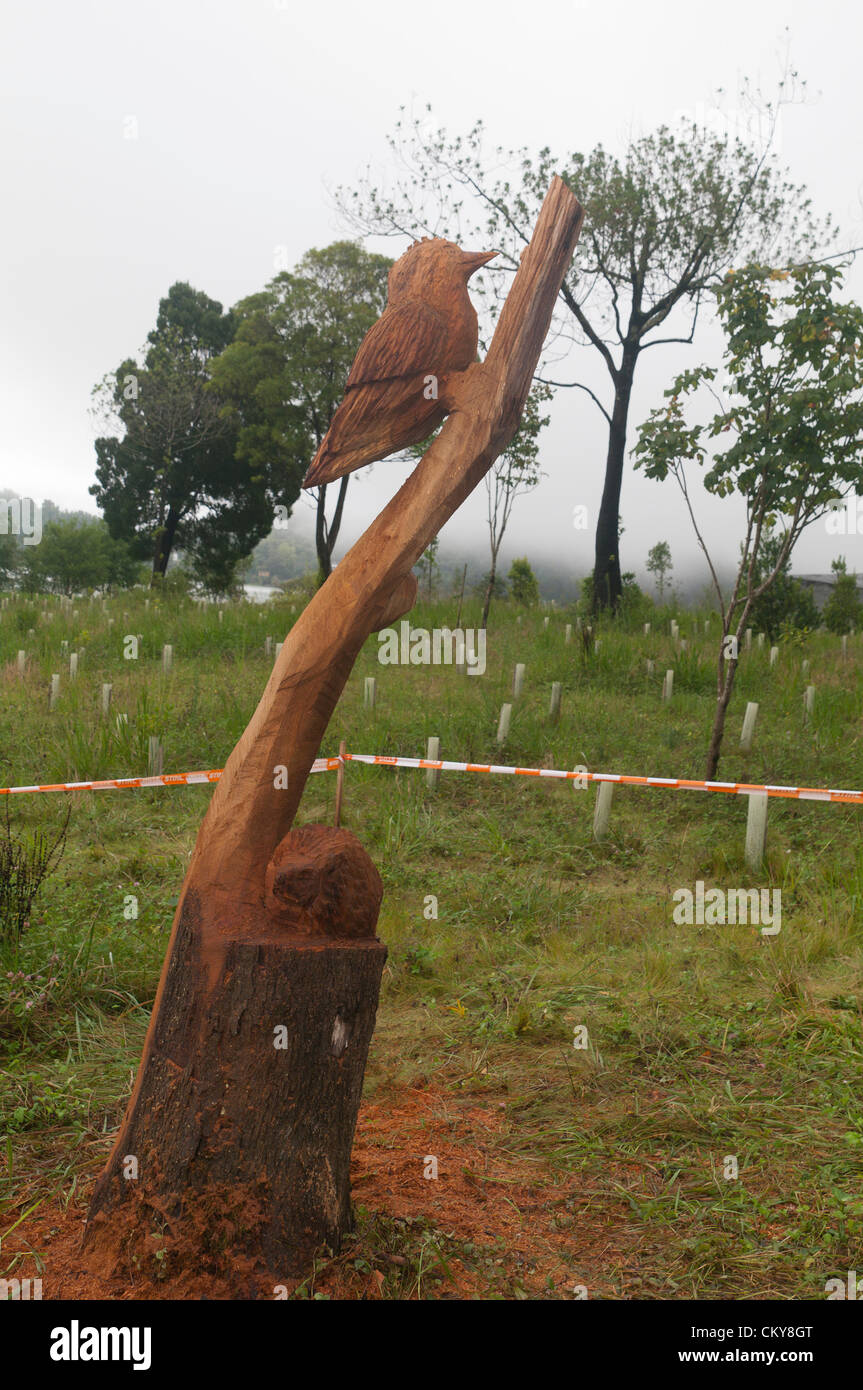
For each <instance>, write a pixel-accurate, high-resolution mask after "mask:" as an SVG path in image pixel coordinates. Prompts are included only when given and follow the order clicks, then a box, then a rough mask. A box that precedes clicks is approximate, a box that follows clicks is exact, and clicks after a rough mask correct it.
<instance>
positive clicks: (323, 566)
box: [315, 474, 350, 588]
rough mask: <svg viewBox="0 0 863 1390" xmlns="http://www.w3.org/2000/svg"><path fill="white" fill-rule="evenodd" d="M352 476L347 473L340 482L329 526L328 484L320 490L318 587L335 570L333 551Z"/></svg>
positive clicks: (318, 509) (317, 526)
mask: <svg viewBox="0 0 863 1390" xmlns="http://www.w3.org/2000/svg"><path fill="white" fill-rule="evenodd" d="M349 482H350V476H349V475H348V474H346V475H345V476H344V477H343V478H342V480H341V482H340V483H339V495H338V498H337V500H336V510H335V511H334V513H333V519H332V522H331V524H330V525H329V526H327V512H326V499H327V485H326V483H322V484H321V486H320V488H319V490H318V503H317V511H316V515H315V550H316V551H317V556H318V588H320V587H321V585H322V584H324V583H325V582H326V581H327V579H329V577H330V575H331V574H332V572H333V551H334V550H335V548H336V541H337V540H338V536H339V529H340V527H341V524H342V512H343V511H344V507H345V493H346V492H347V490H348V483H349Z"/></svg>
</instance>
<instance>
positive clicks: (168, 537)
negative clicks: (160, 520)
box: [151, 507, 180, 583]
mask: <svg viewBox="0 0 863 1390" xmlns="http://www.w3.org/2000/svg"><path fill="white" fill-rule="evenodd" d="M179 524H180V517H179V515H178V513H177V512H176V511H175V510H174V508H173V507H169V508H168V515H167V516H166V517H165V524H164V526H160V527H159V530H158V531H157V532H156V553H155V555H154V557H153V579H152V581H151V582H152V583H156V579H157V576H158V578H159V579H164V578H165V574H166V573H167V570H168V561H169V560H170V558H171V551H172V550H173V549H174V539H175V537H176V535H177V527H178V525H179Z"/></svg>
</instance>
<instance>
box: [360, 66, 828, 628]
mask: <svg viewBox="0 0 863 1390" xmlns="http://www.w3.org/2000/svg"><path fill="white" fill-rule="evenodd" d="M795 79H796V74H793V73H791V74H788V75H787V78H786V80H785V81H784V82H783V83H780V90H779V94H778V97H777V100H776V101H775V102H766V103H764V102H763V101H762V100H761V98H760V95H759V94H758V93H753V92H749V93H748V99H749V100H750V102H751V103H752V105H753V106H755V107H757V108H758V109H759V110H760V112H761V115H762V116H763V118H764V119H763V121H762V125H763V138H761V139H759V141H758V142H757V143H748V142H744V141H742V140H741V139H740V138H736V137H735V138H732V137H730V136H725V135H721V134H715V133H711V132H709V131H708V130H707V129H706V128H705V127H703V126H700V125H698V124H696V123H694V122H689V121H684V122H683V123H681V125H680V127H679V128H678V129H675V130H673V131H672V130H670V129H668V128H667V127H664V126H663V127H661V128H660V129H658V130H656V131H655V132H653V133H651V134H648V135H641V136H633V137H632V138H631V139H630V141H629V143H628V145H627V147H626V149H625V150H624V152H623V154H622V156H621V157H619V158H618V157H617V156H616V155H613V154H610V153H609V152H608V151H607V150H605V149H604V148H603V147H602V146H601V145H598V146H597V147H596V148H595V149H594V150H592V151H590V152H589V153H586V154H585V153H580V152H575V153H572V154H569V155H566V154H559V153H552V151H551V150H550V149H548V148H545V149H542V150H540V151H539V153H538V154H533V153H531V152H530V151H529V150H527V149H521V150H516V151H505V150H503V149H501V148H497V149H494V150H492V149H490V148H489V146H488V141H487V137H486V132H485V129H484V127H483V124H482V122H478V123H477V124H476V125H475V126H474V127H473V129H472V130H470V131H469V132H468V134H467V135H465V136H455V137H453V136H451V135H449V133H448V132H447V131H446V130H444V129H434V128H433V127H432V126H431V125H430V118H429V117H428V116H427V115H422V116H420V117H418V118H416V119H413V120H411V121H410V122H409V123H407V125H404V124H403V122H402V121H401V120H400V121H399V122H398V123H397V125H396V130H395V135H394V136H392V137H391V138H390V140H389V143H390V146H391V149H392V151H393V154H394V156H395V158H396V160H397V161H398V163H399V164H400V165H401V167H402V168H403V169H404V170H406V171H407V175H406V177H400V178H399V180H398V183H397V191H396V192H395V193H394V194H389V193H387V192H386V191H385V190H381V189H378V188H375V187H373V186H371V185H369V183H368V182H362V183H361V184H360V185H359V186H358V187H356V188H353V189H341V190H339V192H338V194H337V201H338V204H339V207H340V209H341V211H342V213H343V215H344V216H345V217H346V218H347V219H348V220H349V221H350V222H351V223H352V225H353V226H355V227H357V228H358V229H359V230H361V231H362V232H364V233H366V234H378V235H385V236H386V235H390V236H404V235H405V234H406V233H407V234H408V235H410V236H412V237H417V236H420V235H436V236H440V235H444V236H450V237H452V238H453V239H454V240H459V241H461V242H462V244H467V245H474V244H476V245H481V246H489V247H492V246H493V247H496V248H497V249H498V254H499V258H498V260H497V261H495V262H494V263H493V266H492V268H491V274H490V277H489V278H490V280H491V283H492V286H493V287H496V293H497V294H498V295H500V294H502V293H503V292H505V290H506V289H507V288H508V286H509V283H510V274H511V272H512V271H514V270H516V269H517V268H518V263H519V258H520V255H521V252H522V250H523V248H524V246H525V245H526V244H527V242H529V240H530V237H531V233H532V230H533V226H534V223H535V221H536V218H537V215H538V213H539V209H540V205H541V203H542V200H543V198H544V196H545V193H546V190H547V188H548V185H549V182H550V180H551V178H552V175H553V174H560V176H561V178H562V179H563V180H564V181H565V182H566V183H567V184H568V185H569V187H570V188H572V190H573V192H574V193H575V194H576V196H577V197H578V199H579V201H580V202H581V203H582V205H583V207H584V209H585V220H584V227H583V230H582V233H581V239H580V242H579V246H578V250H577V252H576V255H575V259H574V261H573V265H572V269H571V270H570V272H569V274H568V275H567V277H566V279H565V280H564V283H563V286H562V289H561V292H560V316H559V320H558V328H559V334H558V337H557V339H556V340H555V343H556V346H555V355H556V357H557V358H559V357H560V343H561V342H563V341H565V340H566V339H569V340H570V341H572V342H577V343H579V344H582V345H584V344H586V345H589V346H590V347H591V348H592V349H593V350H594V351H595V352H596V353H597V354H598V356H599V359H600V360H601V362H602V369H603V374H604V375H607V382H606V389H605V391H603V390H602V389H601V388H600V389H599V390H594V389H593V387H592V386H591V385H588V383H587V381H586V380H585V379H584V377H580V378H579V379H578V380H575V381H564V382H561V381H557V380H555V381H553V383H552V384H553V385H555V386H571V387H576V388H578V389H579V390H582V391H584V392H586V393H587V395H588V396H589V397H590V398H591V400H592V401H593V402H594V404H595V406H596V407H597V409H598V410H599V411H600V412H601V414H602V416H603V419H604V420H605V423H606V425H607V428H608V447H607V453H606V465H605V483H604V487H603V493H602V502H601V505H600V509H599V514H598V518H597V528H596V559H595V566H594V576H595V581H594V586H593V591H592V592H593V601H594V606H595V607H597V608H599V607H610V608H612V609H613V608H615V607H616V606H617V604H618V602H619V600H620V597H621V592H622V584H621V564H620V555H619V550H618V538H619V530H618V513H619V510H620V494H621V486H622V479H623V466H624V457H625V453H626V440H627V425H628V417H629V409H630V402H631V397H632V389H633V383H634V380H635V373H636V368H637V365H638V362H639V360H640V358H641V354H642V353H643V352H645V351H646V350H647V349H648V348H652V347H655V346H658V345H659V344H663V343H681V342H683V343H690V342H692V340H693V336H694V333H695V328H696V323H697V319H698V313H699V309H700V307H701V305H702V302H703V300H704V296H705V294H706V293H707V291H708V289H709V288H710V287H711V286H712V285H713V284H714V283H715V282H716V280H717V277H718V276H719V275H720V274H721V273H722V272H723V271H724V270H725V269H726V268H727V267H728V266H729V265H731V264H733V263H735V262H737V263H740V262H742V261H746V260H749V259H755V258H758V257H765V258H766V257H767V256H768V255H769V256H771V257H773V258H774V259H775V260H783V259H790V258H791V257H792V256H799V255H801V254H802V253H803V251H804V250H805V249H806V248H808V247H810V246H817V245H820V244H821V243H822V242H823V240H824V238H825V236H826V235H828V234H829V232H830V230H831V229H830V225H829V221H828V222H827V223H825V224H822V225H819V224H817V223H816V222H815V220H814V219H813V217H812V215H811V211H810V204H809V201H808V199H806V198H805V197H804V195H803V192H802V190H801V189H800V188H797V187H794V186H793V185H792V184H790V183H789V182H788V181H787V179H786V178H785V177H784V175H783V173H782V171H781V170H780V169H779V167H778V164H777V161H776V157H775V155H774V154H773V153H772V143H773V137H774V133H775V127H776V122H777V119H778V114H779V109H780V107H781V105H782V104H783V103H784V102H786V101H787V100H791V99H794V96H795ZM429 109H430V108H429ZM496 267H497V271H496V270H495V268H496ZM501 270H502V271H503V272H509V273H503V274H501V273H500V271H501ZM497 307H498V305H497V304H495V305H494V306H493V307H492V313H495V312H496V309H497ZM675 310H679V311H680V313H681V314H684V315H685V322H684V323H683V324H681V325H678V324H677V321H676V318H675V317H674V316H675ZM669 330H670V331H669ZM549 374H550V369H549V368H543V369H542V370H541V372H540V374H539V375H540V378H541V379H545V380H548V379H549ZM589 379H590V378H589Z"/></svg>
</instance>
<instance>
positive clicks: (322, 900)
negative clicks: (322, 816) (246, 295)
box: [266, 825, 384, 938]
mask: <svg viewBox="0 0 863 1390" xmlns="http://www.w3.org/2000/svg"><path fill="white" fill-rule="evenodd" d="M266 888H267V897H266V901H267V908H268V910H269V913H270V915H271V917H272V918H273V919H274V920H275V921H276V922H278V924H279V926H280V927H283V928H284V929H285V930H286V931H288V932H290V933H291V934H295V935H298V936H342V937H355V938H356V937H373V936H374V934H375V927H376V926H377V920H378V912H379V911H380V906H381V898H382V897H383V891H384V889H383V883H382V882H381V876H380V874H379V873H378V871H377V869H376V868H375V866H374V864H373V863H372V861H371V859H370V858H369V856H368V855H367V854H366V851H365V850H364V849H363V847H362V845H361V844H360V842H359V840H358V839H357V838H356V836H355V835H352V834H351V832H350V831H349V830H334V829H332V828H331V827H330V826H327V825H303V826H300V827H299V828H298V829H296V830H289V831H288V833H287V835H285V836H284V838H283V839H281V840H280V841H279V843H278V845H277V846H276V848H275V850H274V852H273V857H272V859H271V860H270V862H269V865H268V866H267V878H266Z"/></svg>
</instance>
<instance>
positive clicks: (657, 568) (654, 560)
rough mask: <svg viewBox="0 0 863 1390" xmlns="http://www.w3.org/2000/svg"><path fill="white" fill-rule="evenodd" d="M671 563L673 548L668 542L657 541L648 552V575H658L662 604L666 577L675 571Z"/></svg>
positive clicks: (657, 581) (657, 582)
mask: <svg viewBox="0 0 863 1390" xmlns="http://www.w3.org/2000/svg"><path fill="white" fill-rule="evenodd" d="M673 568H674V567H673V565H672V563H671V548H670V546H669V544H668V541H657V542H656V545H654V546H653V547H652V548H651V549H650V550H649V551H648V552H647V571H648V574H655V575H656V586H657V588H658V589H659V602H660V603H661V602H662V597H663V593H664V591H665V576H666V575H667V574H670V573H671V570H672V569H673Z"/></svg>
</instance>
